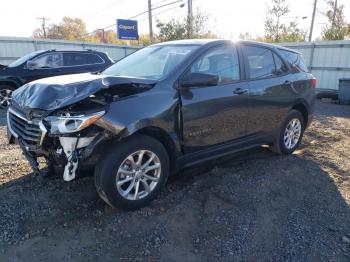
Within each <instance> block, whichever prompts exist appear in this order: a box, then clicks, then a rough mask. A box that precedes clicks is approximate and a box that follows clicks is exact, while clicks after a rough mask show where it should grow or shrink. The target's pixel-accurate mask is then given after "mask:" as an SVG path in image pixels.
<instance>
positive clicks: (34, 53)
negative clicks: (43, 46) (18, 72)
mask: <svg viewBox="0 0 350 262" xmlns="http://www.w3.org/2000/svg"><path fill="white" fill-rule="evenodd" d="M42 52H43V51H35V52H32V53H29V54H26V55H24V56H22V57H20V58H18V59H17V60H16V61H14V62H12V63H11V64H9V65H8V67H16V66H19V65H21V64H23V63H24V62H26V61H28V60H30V59H32V58H33V57H34V56H36V55H37V54H40V53H42Z"/></svg>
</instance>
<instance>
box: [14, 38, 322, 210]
mask: <svg viewBox="0 0 350 262" xmlns="http://www.w3.org/2000/svg"><path fill="white" fill-rule="evenodd" d="M315 86H316V79H315V78H314V77H313V75H312V74H310V73H309V72H308V71H307V68H306V66H305V65H304V63H303V60H302V57H301V55H300V54H299V53H297V52H295V51H293V50H289V49H286V48H283V47H279V46H274V45H269V44H263V43H258V42H251V41H240V42H237V43H233V42H231V41H226V40H187V41H186V40H183V41H174V42H168V43H160V44H156V45H153V46H149V47H146V48H143V49H141V50H139V51H137V52H135V53H133V54H131V55H129V56H127V57H125V58H123V59H122V60H120V61H118V62H117V63H116V64H114V65H112V66H111V67H109V68H107V69H106V70H105V71H103V72H102V73H101V74H78V75H68V76H60V77H52V78H45V79H41V80H37V81H34V82H31V83H29V84H26V85H24V86H22V87H21V88H19V89H18V90H16V91H15V92H14V93H13V100H12V104H11V106H10V108H9V110H8V115H7V119H8V122H7V124H8V129H9V141H10V142H14V141H17V142H18V143H19V144H20V146H21V148H22V150H23V152H24V154H25V156H26V157H27V159H28V160H29V162H30V163H31V165H32V167H33V169H34V171H35V172H39V173H40V170H39V168H38V163H37V157H40V156H43V157H45V158H46V160H47V162H48V166H49V170H52V172H56V173H59V174H60V175H63V179H64V180H65V181H71V180H73V179H75V178H76V177H77V175H78V170H79V169H81V168H83V167H84V166H92V167H94V168H95V184H96V188H97V191H98V193H99V195H100V196H101V198H102V199H104V200H105V201H106V202H107V203H108V204H110V205H111V206H114V207H119V208H123V209H136V208H140V207H142V206H144V205H146V204H147V203H149V202H150V201H151V200H152V199H154V198H155V197H156V196H157V195H158V194H159V192H160V191H161V189H162V188H163V186H164V185H165V183H166V181H167V179H168V177H169V175H170V174H172V173H174V172H176V171H177V170H180V169H182V168H185V167H188V166H191V165H194V164H198V163H200V162H203V161H207V160H210V159H213V158H217V157H220V156H223V155H226V154H229V153H232V152H237V151H240V150H244V149H248V148H251V147H256V146H259V145H262V144H264V145H265V144H267V145H270V147H271V149H272V150H273V151H274V152H276V153H278V154H291V153H292V152H293V151H294V150H296V149H297V148H298V146H299V144H300V142H301V139H302V136H303V133H304V130H305V128H306V127H307V126H308V125H309V124H310V122H311V121H312V116H313V112H314V101H315Z"/></svg>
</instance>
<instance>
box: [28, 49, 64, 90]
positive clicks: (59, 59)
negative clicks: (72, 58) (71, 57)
mask: <svg viewBox="0 0 350 262" xmlns="http://www.w3.org/2000/svg"><path fill="white" fill-rule="evenodd" d="M30 62H31V63H32V64H33V67H32V68H28V67H27V66H25V68H24V70H25V72H24V73H23V79H24V82H25V83H28V82H31V81H34V80H37V79H41V78H45V77H51V76H57V75H62V74H64V71H63V68H64V65H63V56H62V53H61V52H52V53H47V54H43V55H39V56H38V57H35V58H34V59H33V60H31V61H30Z"/></svg>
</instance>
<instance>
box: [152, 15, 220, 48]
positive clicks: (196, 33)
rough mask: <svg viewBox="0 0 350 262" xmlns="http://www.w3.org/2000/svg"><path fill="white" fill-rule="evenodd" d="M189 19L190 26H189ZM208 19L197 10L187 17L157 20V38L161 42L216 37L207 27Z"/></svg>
mask: <svg viewBox="0 0 350 262" xmlns="http://www.w3.org/2000/svg"><path fill="white" fill-rule="evenodd" d="M189 20H190V21H191V25H192V26H189ZM208 20H209V16H208V15H207V14H205V13H202V12H200V11H199V10H197V12H196V13H195V14H194V15H193V17H191V18H189V19H188V18H185V19H183V20H175V19H171V20H170V21H169V22H162V21H160V20H158V21H157V25H156V26H157V28H158V30H159V34H158V40H159V41H161V42H163V41H171V40H178V39H191V38H217V36H216V35H215V34H214V33H212V32H211V30H210V29H209V26H208Z"/></svg>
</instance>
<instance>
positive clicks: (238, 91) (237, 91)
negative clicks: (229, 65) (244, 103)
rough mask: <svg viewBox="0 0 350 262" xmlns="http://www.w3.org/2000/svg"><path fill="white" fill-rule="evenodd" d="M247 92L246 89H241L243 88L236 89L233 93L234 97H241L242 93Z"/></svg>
mask: <svg viewBox="0 0 350 262" xmlns="http://www.w3.org/2000/svg"><path fill="white" fill-rule="evenodd" d="M247 92H248V89H243V88H240V87H239V88H236V89H235V90H234V91H233V93H234V94H236V95H242V94H244V93H247Z"/></svg>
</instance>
